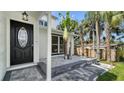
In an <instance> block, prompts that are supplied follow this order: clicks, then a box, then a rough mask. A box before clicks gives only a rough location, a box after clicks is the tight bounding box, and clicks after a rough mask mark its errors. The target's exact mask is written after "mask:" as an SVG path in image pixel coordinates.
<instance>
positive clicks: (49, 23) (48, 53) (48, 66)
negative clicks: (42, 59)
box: [46, 12, 51, 81]
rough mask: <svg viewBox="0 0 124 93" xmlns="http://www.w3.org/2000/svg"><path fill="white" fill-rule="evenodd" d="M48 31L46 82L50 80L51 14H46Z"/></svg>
mask: <svg viewBox="0 0 124 93" xmlns="http://www.w3.org/2000/svg"><path fill="white" fill-rule="evenodd" d="M47 17H48V29H47V37H48V39H47V40H48V41H47V73H46V76H47V81H50V80H51V12H48V15H47Z"/></svg>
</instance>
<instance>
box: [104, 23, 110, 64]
mask: <svg viewBox="0 0 124 93" xmlns="http://www.w3.org/2000/svg"><path fill="white" fill-rule="evenodd" d="M105 31H106V49H107V61H108V62H110V61H111V50H110V30H109V25H108V23H107V22H106V23H105Z"/></svg>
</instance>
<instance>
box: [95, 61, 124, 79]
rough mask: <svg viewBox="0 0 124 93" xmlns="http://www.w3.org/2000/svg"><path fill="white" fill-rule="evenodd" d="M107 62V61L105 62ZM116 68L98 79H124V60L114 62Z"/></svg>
mask: <svg viewBox="0 0 124 93" xmlns="http://www.w3.org/2000/svg"><path fill="white" fill-rule="evenodd" d="M103 63H106V62H103ZM114 65H115V68H113V69H111V70H109V71H108V72H106V73H104V74H103V75H101V76H99V77H98V78H97V81H122V80H124V62H114Z"/></svg>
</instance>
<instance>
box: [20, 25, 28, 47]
mask: <svg viewBox="0 0 124 93" xmlns="http://www.w3.org/2000/svg"><path fill="white" fill-rule="evenodd" d="M18 42H19V45H20V46H21V47H22V48H24V47H26V45H27V42H28V33H27V31H26V29H25V28H24V27H21V28H20V29H19V32H18Z"/></svg>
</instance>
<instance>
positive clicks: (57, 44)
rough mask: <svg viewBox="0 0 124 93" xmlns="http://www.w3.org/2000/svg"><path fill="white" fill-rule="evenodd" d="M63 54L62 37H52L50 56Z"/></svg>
mask: <svg viewBox="0 0 124 93" xmlns="http://www.w3.org/2000/svg"><path fill="white" fill-rule="evenodd" d="M61 53H64V47H63V38H62V36H57V35H53V36H52V54H61Z"/></svg>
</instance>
